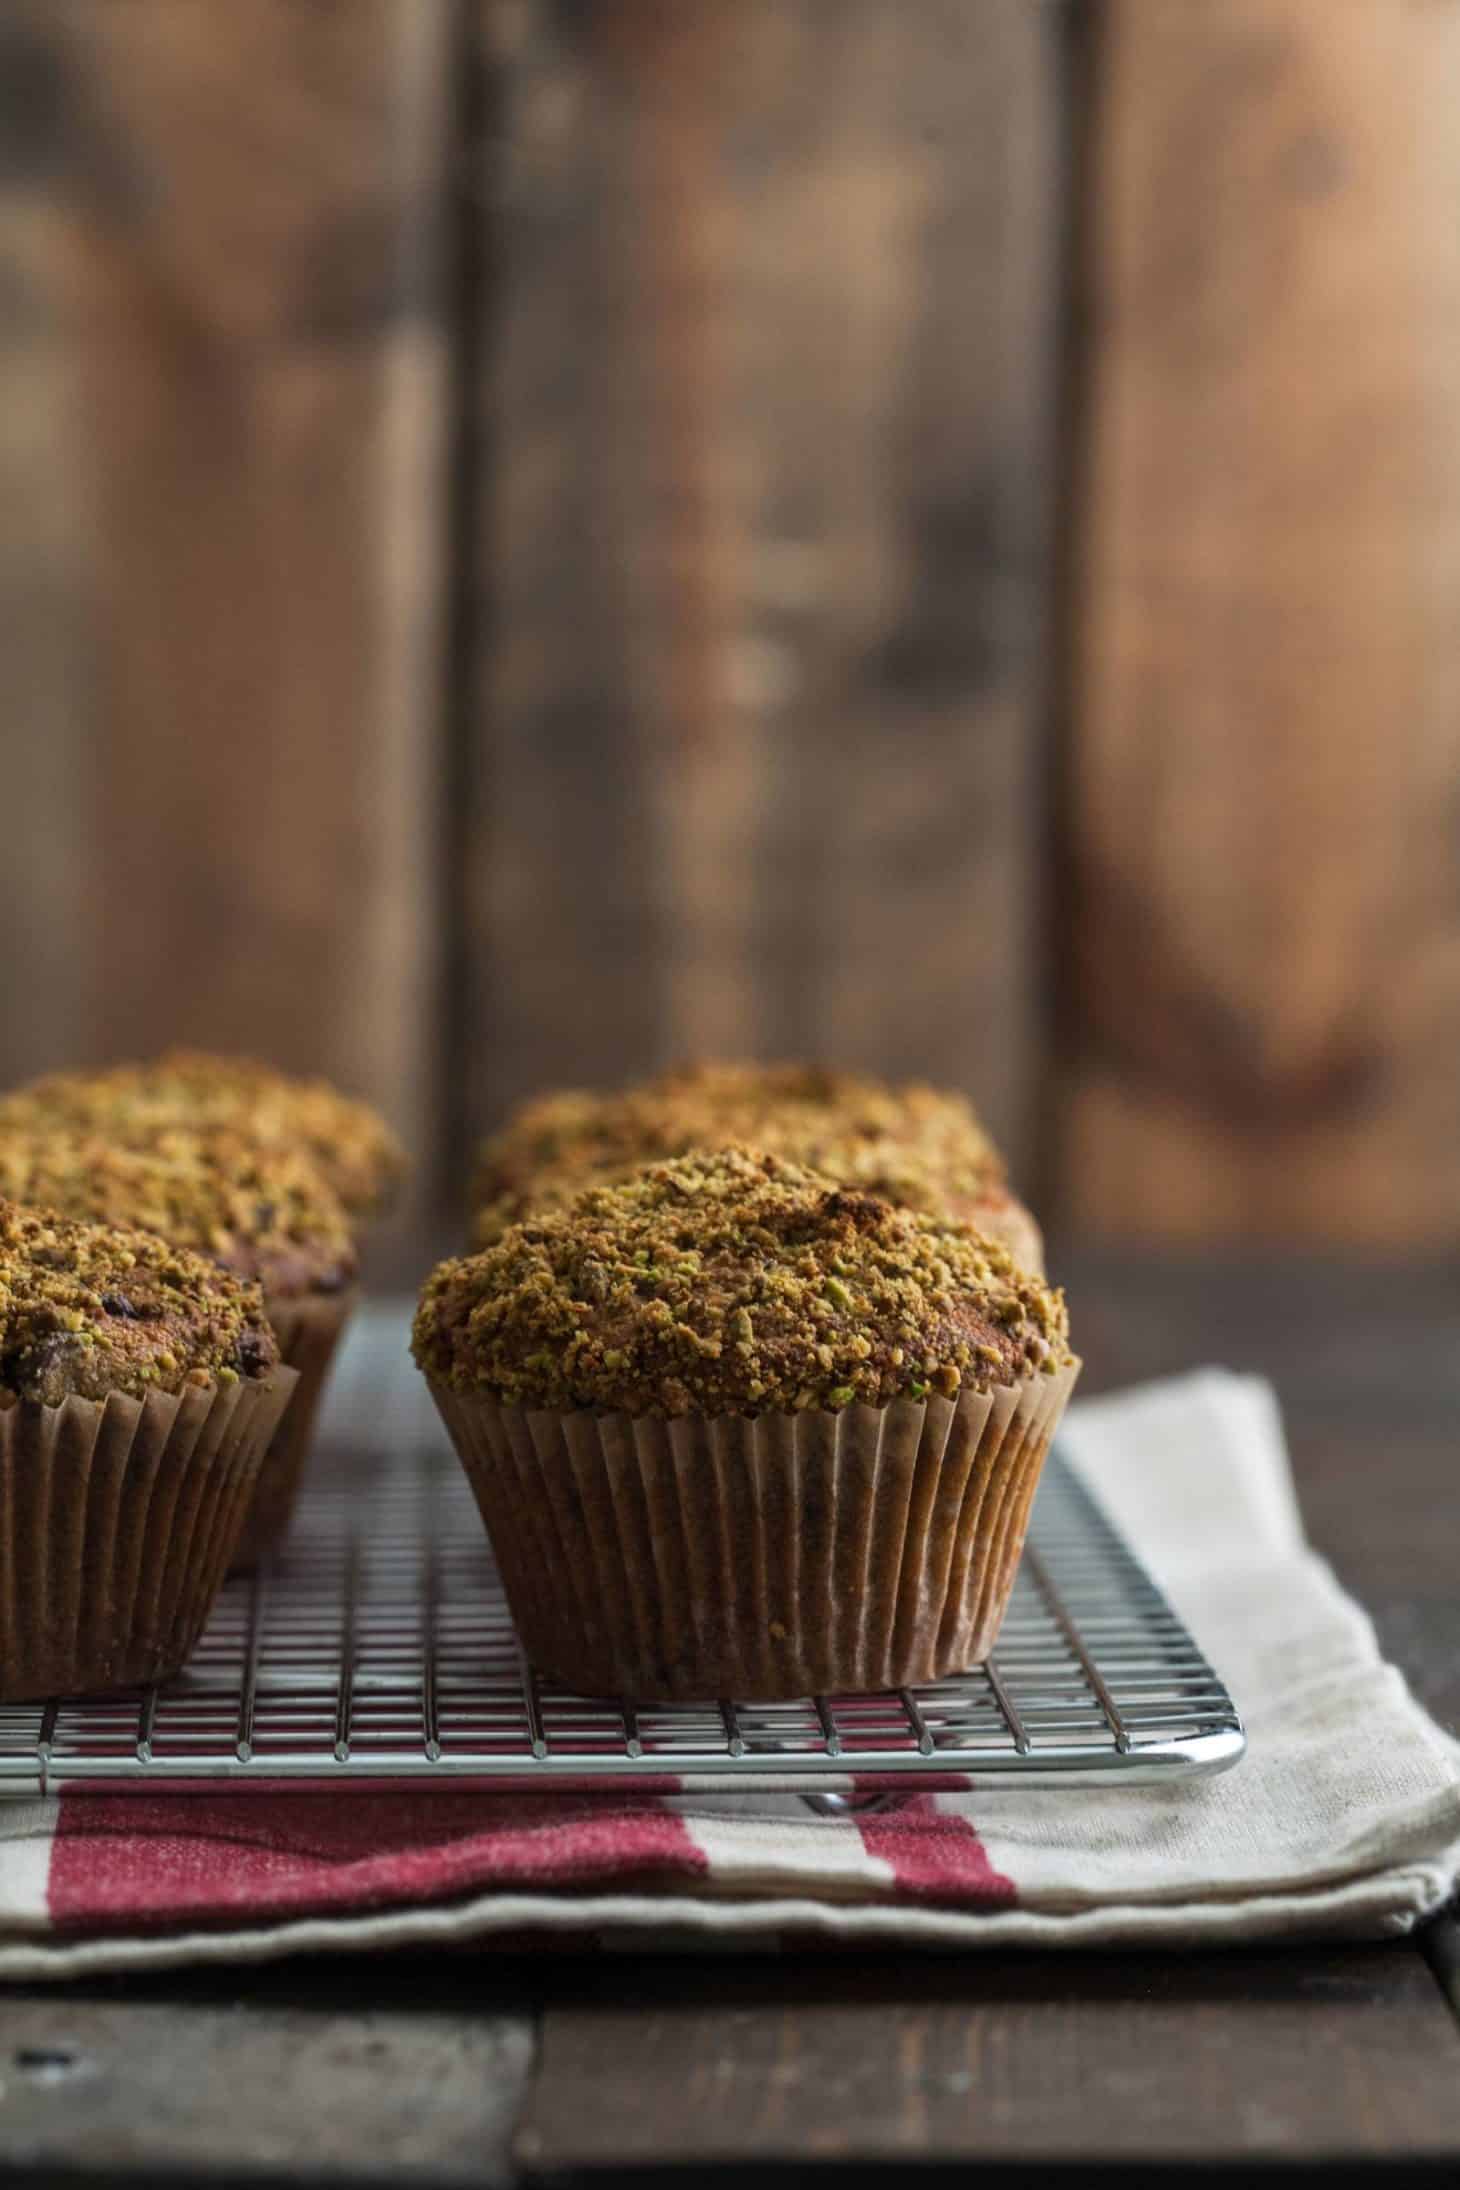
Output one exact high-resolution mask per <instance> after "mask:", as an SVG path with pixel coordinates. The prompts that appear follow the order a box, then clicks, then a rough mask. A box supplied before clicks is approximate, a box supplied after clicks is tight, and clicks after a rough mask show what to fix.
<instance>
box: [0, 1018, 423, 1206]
mask: <svg viewBox="0 0 1460 2190" xmlns="http://www.w3.org/2000/svg"><path fill="white" fill-rule="evenodd" d="M47 1121H52V1122H60V1123H65V1124H68V1125H71V1126H73V1127H81V1128H87V1129H91V1130H94V1131H95V1132H97V1133H99V1134H101V1135H103V1136H104V1137H107V1138H113V1139H120V1140H132V1139H135V1137H136V1135H137V1133H138V1132H139V1131H142V1132H146V1131H149V1130H152V1129H154V1128H156V1127H159V1126H168V1125H184V1126H194V1127H214V1126H223V1127H227V1128H230V1129H232V1130H235V1131H239V1132H242V1133H244V1134H246V1135H247V1136H248V1137H249V1138H250V1139H252V1140H254V1141H256V1142H259V1143H262V1144H263V1145H265V1146H268V1147H271V1148H276V1149H284V1150H293V1151H298V1152H301V1153H305V1154H307V1155H309V1156H310V1157H312V1159H313V1161H314V1163H315V1164H316V1166H317V1167H318V1169H319V1170H320V1171H321V1173H322V1174H323V1176H324V1178H325V1179H326V1181H327V1182H328V1183H329V1185H330V1186H331V1187H333V1189H334V1191H335V1192H336V1194H338V1196H339V1198H340V1200H341V1202H342V1203H343V1204H344V1206H345V1209H346V1210H347V1212H348V1213H349V1215H350V1217H351V1218H352V1220H354V1221H356V1222H359V1221H361V1220H363V1219H365V1218H368V1217H371V1216H374V1215H377V1214H378V1213H379V1212H380V1210H381V1209H382V1208H383V1207H384V1206H385V1205H386V1203H387V1202H388V1201H389V1199H390V1197H391V1195H392V1193H393V1191H394V1189H395V1188H396V1186H397V1185H398V1184H399V1182H400V1180H401V1178H402V1177H403V1175H404V1172H405V1157H404V1153H403V1151H402V1149H401V1147H400V1144H399V1142H398V1141H397V1140H396V1138H395V1136H394V1135H393V1134H392V1132H391V1131H390V1128H389V1127H388V1126H387V1125H386V1123H385V1121H384V1119H383V1118H381V1117H380V1116H379V1114H378V1113H377V1112H376V1111H374V1110H372V1109H371V1108H370V1106H369V1104H367V1103H362V1102H357V1101H355V1100H354V1099H353V1098H352V1097H350V1096H346V1095H342V1094H340V1093H339V1091H338V1090H337V1089H336V1088H333V1087H331V1086H330V1084H329V1082H328V1081H326V1080H317V1079H316V1080H299V1079H291V1078H290V1077H289V1076H288V1075H287V1074H285V1073H282V1072H277V1071H275V1070H274V1068H273V1067H272V1066H271V1065H265V1064H260V1063H258V1062H257V1061H256V1060H254V1059H253V1058H249V1057H221V1056H214V1055H213V1054H212V1053H211V1052H209V1051H206V1050H193V1049H171V1050H168V1051H166V1052H165V1053H164V1054H163V1055H162V1056H161V1057H158V1058H154V1059H152V1060H150V1061H148V1062H146V1063H141V1064H121V1065H113V1066H110V1067H109V1068H107V1069H106V1070H104V1071H99V1072H53V1073H49V1074H47V1075H46V1076H45V1077H44V1078H42V1079H38V1080H32V1081H30V1082H29V1083H28V1084H27V1085H26V1086H24V1087H21V1088H17V1089H16V1090H15V1091H14V1093H12V1094H10V1095H8V1096H6V1097H4V1098H3V1099H0V1129H3V1128H4V1127H6V1126H24V1125H31V1124H38V1123H39V1124H44V1123H46V1122H47Z"/></svg>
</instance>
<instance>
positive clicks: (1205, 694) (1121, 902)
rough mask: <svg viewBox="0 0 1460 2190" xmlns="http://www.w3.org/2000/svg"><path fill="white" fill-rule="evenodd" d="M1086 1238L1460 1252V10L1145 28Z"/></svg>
mask: <svg viewBox="0 0 1460 2190" xmlns="http://www.w3.org/2000/svg"><path fill="white" fill-rule="evenodd" d="M1102 21H1103V24H1104V36H1103V38H1102V40H1101V41H1100V44H1099V47H1098V51H1097V57H1096V59H1097V67H1096V86H1095V89H1096V109H1095V120H1094V126H1093V130H1092V150H1091V159H1090V170H1089V174H1088V177H1087V179H1086V184H1085V188H1084V191H1083V194H1082V202H1083V203H1084V204H1085V205H1086V206H1087V207H1088V208H1089V209H1090V210H1089V215H1088V222H1087V250H1086V256H1085V263H1084V278H1085V284H1086V290H1087V295H1086V300H1085V302H1086V310H1085V313H1084V315H1083V318H1084V321H1085V324H1086V325H1087V326H1088V329H1089V339H1088V345H1087V363H1088V387H1087V391H1086V398H1085V409H1086V421H1087V433H1086V437H1085V446H1084V454H1083V460H1082V481H1083V497H1082V505H1081V509H1080V512H1079V517H1078V523H1079V545H1080V551H1081V552H1080V558H1079V567H1080V569H1081V570H1082V571H1083V579H1082V583H1081V588H1080V598H1079V602H1078V616H1077V629H1076V638H1075V649H1074V660H1073V667H1072V675H1071V686H1072V692H1073V720H1072V725H1071V740H1072V744H1071V767H1072V785H1071V821H1072V838H1073V841H1072V846H1071V857H1072V863H1073V875H1072V878H1071V879H1072V886H1071V901H1070V903H1069V905H1068V907H1067V912H1068V920H1067V923H1066V925H1067V929H1068V933H1069V935H1070V938H1071V952H1072V959H1073V974H1074V995H1073V1025H1072V1027H1071V1030H1070V1032H1071V1040H1072V1049H1073V1055H1072V1058H1071V1062H1070V1083H1071V1088H1072V1100H1071V1103H1070V1106H1069V1115H1068V1119H1067V1132H1066V1136H1065V1152H1064V1162H1063V1172H1062V1177H1063V1190H1064V1201H1065V1206H1066V1209H1067V1211H1068V1212H1069V1213H1070V1214H1071V1215H1072V1217H1073V1218H1074V1220H1075V1221H1076V1222H1078V1223H1082V1224H1084V1225H1085V1226H1086V1227H1087V1228H1089V1229H1092V1230H1093V1231H1095V1232H1097V1233H1100V1234H1102V1235H1106V1236H1111V1237H1116V1238H1119V1237H1125V1238H1146V1239H1157V1238H1182V1237H1187V1238H1195V1237H1212V1236H1222V1235H1226V1236H1233V1237H1244V1236H1245V1237H1264V1236H1266V1237H1275V1236H1288V1237H1290V1238H1292V1239H1297V1240H1310V1241H1315V1242H1335V1241H1361V1242H1367V1243H1370V1244H1374V1245H1384V1244H1387V1245H1390V1246H1409V1245H1414V1244H1417V1243H1425V1242H1428V1243H1431V1244H1438V1243H1452V1242H1453V1241H1454V1240H1455V1238H1456V1237H1457V1236H1460V1145H1457V1142H1456V1137H1455V1132H1454V1120H1455V1093H1456V1087H1455V1071H1454V1059H1455V1055H1456V1051H1457V1046H1460V909H1457V900H1456V896H1455V891H1454V887H1453V858H1454V854H1453V834H1454V812H1455V807H1454V786H1455V782H1456V779H1457V772H1460V705H1457V692H1460V683H1457V679H1460V655H1457V651H1456V648H1455V644H1454V585H1455V577H1454V574H1455V569H1456V564H1457V557H1460V432H1457V419H1460V410H1457V402H1460V398H1457V395H1456V389H1455V380H1454V373H1453V369H1452V363H1453V357H1454V351H1455V344H1456V338H1457V333H1460V227H1457V224H1456V222H1455V219H1454V206H1455V202H1456V198H1457V194H1460V140H1457V137H1456V133H1455V130H1454V126H1453V123H1454V114H1455V108H1456V102H1457V99H1460V5H1456V4H1455V0H1437V4H1434V5H1430V6H1424V7H1373V6H1370V5H1368V4H1366V0H1186V4H1184V5H1183V6H1181V7H1179V8H1176V7H1173V8H1152V7H1148V6H1144V5H1142V4H1141V0H1112V4H1111V5H1110V6H1109V7H1108V8H1107V9H1106V10H1104V11H1103V16H1102Z"/></svg>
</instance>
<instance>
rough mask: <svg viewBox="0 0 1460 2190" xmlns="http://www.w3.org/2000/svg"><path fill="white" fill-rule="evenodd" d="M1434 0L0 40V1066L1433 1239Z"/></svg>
mask: <svg viewBox="0 0 1460 2190" xmlns="http://www.w3.org/2000/svg"><path fill="white" fill-rule="evenodd" d="M1457 111H1460V0H1427V4H1424V5H1417V4H1414V0H1182V4H1181V5H1180V6H1173V5H1168V4H1165V0H1091V4H1088V5H1080V4H1078V0H919V4H918V5H917V6H916V7H912V6H904V7H897V6H891V5H889V4H888V0H577V4H569V0H336V4H326V0H244V4H241V5H238V6H234V7H230V8H226V9H224V8H215V7H205V6H200V5H199V4H198V0H0V663H3V673H4V678H5V691H6V702H7V704H6V707H5V711H4V718H3V722H4V727H3V731H0V737H3V754H0V784H3V803H0V812H3V816H4V822H5V853H4V857H3V859H0V921H3V924H4V927H3V932H4V935H5V938H6V948H5V950H4V951H3V952H0V1078H9V1077H14V1076H18V1075H20V1074H22V1073H26V1072H29V1071H33V1070H35V1069H38V1068H40V1067H42V1066H45V1065H49V1064H53V1063H58V1062H61V1061H65V1060H71V1059H99V1058H102V1057H104V1056H107V1055H109V1054H112V1053H115V1052H118V1051H132V1050H136V1049H139V1048H145V1047H147V1046H149V1045H152V1044H155V1043H158V1042H161V1041H163V1040H165V1039H168V1038H170V1037H174V1036H183V1037H187V1038H190V1039H197V1040H201V1041H208V1042H215V1043H220V1044H233V1045H246V1046H250V1047H257V1048H259V1049H261V1050H263V1051H266V1052H270V1053H273V1054H274V1055H276V1056H277V1057H278V1058H279V1059H280V1060H281V1061H283V1062H285V1063H289V1064H292V1065H296V1066H301V1067H302V1066H316V1067H320V1068H322V1069H325V1070H328V1071H330V1072H333V1073H335V1074H336V1075H337V1076H339V1077H340V1078H342V1079H343V1080H345V1081H347V1082H349V1083H351V1084H354V1085H358V1086H360V1087H362V1088H364V1089H367V1090H368V1091H370V1092H371V1093H372V1094H374V1095H375V1096H376V1097H377V1098H378V1099H379V1100H380V1101H381V1102H382V1103H383V1104H384V1105H385V1107H386V1108H387V1109H388V1110H389V1111H390V1112H391V1113H392V1114H393V1115H394V1116H395V1117H396V1119H397V1120H398V1121H399V1123H400V1124H401V1126H402V1127H403V1128H404V1130H405V1131H406V1132H407V1134H408V1135H409V1136H410V1138H411V1139H412V1140H413V1141H414V1142H415V1143H416V1144H417V1146H418V1147H419V1148H420V1149H421V1150H422V1151H423V1153H424V1154H425V1155H426V1157H427V1162H426V1166H425V1170H424V1173H423V1184H422V1188H421V1201H420V1204H419V1206H418V1211H417V1214H419V1213H420V1211H421V1209H423V1208H425V1207H426V1206H427V1205H429V1204H430V1203H431V1201H432V1200H433V1198H434V1197H435V1196H437V1195H439V1194H441V1193H443V1192H444V1191H445V1185H446V1182H447V1180H448V1179H449V1178H450V1177H451V1175H452V1173H453V1171H455V1170H456V1169H458V1168H459V1163H460V1157H461V1150H462V1147H463V1145H464V1142H465V1139H466V1137H467V1136H468V1134H469V1133H470V1132H471V1131H472V1129H473V1128H474V1127H475V1126H476V1125H477V1124H478V1123H480V1122H484V1121H486V1120H488V1119H490V1118H491V1117H492V1116H493V1115H494V1114H495V1113H497V1112H499V1111H500V1109H501V1107H502V1106H503V1105H504V1104H505V1103H506V1102H507V1101H509V1100H510V1099H512V1098H513V1097H515V1096H516V1095H518V1094H520V1093H521V1092H522V1091H523V1090H524V1089H526V1088H528V1087H530V1086H532V1085H533V1084H535V1083H538V1082H541V1081H543V1080H545V1079H575V1080H576V1079H585V1080H602V1079H608V1078H612V1077H614V1076H616V1075H620V1074H622V1073H624V1072H627V1071H630V1070H635V1069H639V1068H643V1067H647V1066H650V1065H653V1064H655V1063H657V1062H661V1061H665V1060H668V1059H671V1058H673V1057H676V1056H679V1055H683V1054H685V1053H688V1052H691V1051H720V1052H740V1051H751V1052H763V1053H780V1052H787V1051H792V1050H812V1051H814V1052H817V1053H820V1054H822V1055H825V1056H828V1057H832V1058H840V1059H846V1060H848V1061H851V1062H856V1063H863V1064H867V1065H871V1066H875V1067H879V1068H882V1069H886V1070H889V1071H917V1072H925V1073H930V1074H933V1075H935V1076H938V1077H940V1078H944V1079H947V1080H950V1081H953V1082H956V1083H959V1084H962V1085H965V1086H967V1087H968V1088H970V1089H971V1090H972V1091H973V1092H974V1093H975V1094H976V1096H977V1097H978V1098H979V1100H980V1101H981V1103H982V1104H983V1105H984V1107H985V1109H986V1110H987V1112H988V1114H989V1116H990V1118H991V1119H992V1121H993V1123H994V1124H995V1126H996V1127H997V1129H998V1130H999V1131H1000V1132H1001V1133H1002V1134H1003V1136H1004V1137H1005V1139H1006V1141H1007V1142H1008V1144H1009V1147H1010V1150H1011V1153H1012V1155H1013V1158H1014V1161H1015V1164H1016V1168H1017V1169H1018V1171H1019V1173H1020V1175H1021V1177H1022V1178H1023V1179H1025V1180H1026V1181H1027V1182H1028V1186H1029V1190H1030V1191H1031V1193H1032V1194H1033V1196H1034V1197H1035V1199H1036V1200H1037V1201H1038V1202H1039V1203H1040V1205H1041V1206H1042V1208H1043V1209H1044V1211H1045V1212H1046V1214H1047V1215H1048V1216H1049V1217H1050V1219H1051V1221H1052V1222H1053V1224H1054V1226H1055V1228H1056V1230H1057V1231H1063V1232H1065V1233H1066V1234H1071V1233H1085V1234H1095V1235H1103V1236H1106V1237H1113V1238H1116V1239H1124V1240H1135V1241H1140V1240H1167V1241H1170V1240H1173V1239H1175V1240H1182V1239H1192V1240H1196V1239H1201V1238H1208V1237H1217V1236H1225V1237H1227V1238H1229V1239H1238V1240H1241V1239H1249V1240H1258V1239H1263V1238H1286V1239H1296V1240H1300V1241H1303V1242H1305V1243H1309V1244H1319V1245H1323V1244H1328V1243H1338V1244H1344V1245H1357V1246H1365V1247H1370V1248H1380V1249H1399V1248H1410V1247H1415V1246H1430V1247H1441V1248H1448V1247H1453V1246H1454V1245H1455V1244H1456V1243H1457V1241H1460V1136H1457V1133H1456V1124H1457V1118H1460V1071H1457V1060H1460V880H1457V875H1460V860H1457V825H1460V614H1457V606H1460V602H1457V587H1460V378H1457V375H1456V371H1455V357H1456V347H1457V341H1460V222H1457V220H1456V218H1455V208H1456V205H1457V203H1460V131H1457V130H1456V128H1455V122H1454V118H1455V115H1456V113H1457Z"/></svg>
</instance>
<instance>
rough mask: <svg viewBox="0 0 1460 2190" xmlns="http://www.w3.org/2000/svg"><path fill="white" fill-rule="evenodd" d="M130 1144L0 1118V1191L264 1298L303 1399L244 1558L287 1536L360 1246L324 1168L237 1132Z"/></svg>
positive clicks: (151, 1134) (177, 1132)
mask: <svg viewBox="0 0 1460 2190" xmlns="http://www.w3.org/2000/svg"><path fill="white" fill-rule="evenodd" d="M117 1130H118V1131H119V1132H121V1133H123V1134H130V1136H131V1139H130V1141H123V1142H116V1141H113V1140H110V1139H102V1138H100V1137H99V1135H98V1134H97V1132H96V1131H95V1130H94V1129H93V1130H91V1131H88V1130H86V1129H84V1128H77V1127H67V1126H64V1125H58V1124H56V1123H54V1122H49V1121H48V1122H46V1123H44V1124H34V1123H33V1124H31V1125H29V1126H20V1125H14V1124H7V1123H5V1122H4V1121H3V1119H0V1194H3V1195H6V1196H8V1198H9V1199H10V1200H12V1201H14V1202H21V1203H25V1204H28V1205H40V1206H43V1207H45V1208H48V1209H50V1210H53V1211H54V1212H56V1213H57V1214H59V1215H61V1216H64V1217H67V1218H71V1219H78V1220H82V1221H87V1222H92V1223H100V1224H108V1225H112V1226H134V1227H137V1228H139V1229H141V1230H143V1231H146V1232H151V1233H155V1234H156V1235H157V1236H158V1237H159V1238H161V1239H164V1240H166V1241H167V1242H168V1243H169V1244H170V1245H171V1246H174V1247H183V1248H188V1249H191V1250H193V1251H194V1252H196V1253H198V1254H201V1255H206V1256H208V1257H210V1258H211V1259H212V1260H213V1261H215V1262H217V1263H220V1264H221V1265H222V1266H223V1267H224V1268H225V1269H227V1270H231V1271H232V1272H233V1273H234V1274H235V1275H236V1276H239V1277H243V1278H249V1279H253V1280H255V1281H257V1282H258V1283H259V1284H260V1285H261V1286H262V1288H263V1299H264V1310H265V1313H266V1314H267V1316H268V1319H269V1322H270V1324H271V1325H272V1326H273V1330H274V1335H275V1337H276V1339H277V1341H278V1345H279V1351H280V1355H281V1358H282V1359H283V1360H284V1361H285V1362H286V1363H287V1364H288V1366H289V1367H290V1368H292V1369H295V1370H297V1371H298V1374H299V1388H298V1390H297V1391H296V1393H295V1395H294V1399H293V1403H292V1405H291V1406H290V1408H289V1411H288V1414H287V1415H286V1416H285V1418H284V1420H283V1421H282V1423H281V1424H280V1427H279V1433H278V1436H277V1438H276V1440H275V1442H274V1445H273V1446H272V1447H271V1449H270V1451H269V1454H268V1458H267V1460H266V1462H265V1464H264V1467H263V1468H262V1470H261V1472H260V1475H259V1483H258V1491H257V1495H256V1497H255V1500H254V1505H253V1508H252V1509H251V1511H250V1514H249V1517H248V1520H247V1523H246V1525H245V1527H244V1529H243V1531H242V1533H241V1535H240V1537H239V1542H238V1547H237V1552H236V1558H237V1561H238V1562H239V1563H240V1564H250V1563H252V1562H253V1561H254V1560H256V1559H257V1558H259V1557H260V1556H261V1555H262V1554H263V1553H264V1552H265V1551H267V1550H269V1549H270V1548H271V1547H272V1546H273V1544H274V1543H276V1542H277V1541H278V1539H279V1538H280V1537H281V1536H282V1535H283V1534H284V1532H285V1530H286V1529H287V1527H288V1524H289V1518H290V1515H291V1513H292V1511H293V1507H294V1501H295V1497H296V1495H297V1492H298V1488H299V1480H300V1476H301V1474H302V1472H303V1466H304V1460H305V1456H306V1454H307V1452H308V1449H309V1439H310V1435H311V1432H312V1429H313V1425H314V1417H315V1413H316V1411H317V1409H318V1406H319V1401H320V1397H321V1395H322V1393H323V1390H324V1385H325V1380H326V1377H327V1375H328V1371H329V1366H330V1362H331V1360H332V1358H333V1355H334V1351H335V1347H336V1345H337V1344H338V1341H339V1337H340V1334H341V1332H342V1330H343V1329H344V1326H345V1322H346V1320H347V1318H348V1316H349V1313H350V1310H351V1308H352V1306H353V1305H354V1301H355V1297H356V1296H355V1292H354V1285H353V1281H354V1277H355V1270H356V1260H357V1258H356V1250H355V1243H354V1240H353V1238H352V1236H351V1233H350V1227H349V1223H348V1221H347V1218H346V1215H345V1211H344V1209H343V1207H342V1205H341V1203H340V1200H339V1198H338V1196H337V1195H336V1194H335V1192H334V1191H333V1189H332V1188H331V1187H330V1186H329V1185H328V1184H327V1183H326V1182H325V1180H324V1179H323V1177H322V1176H321V1175H320V1173H319V1171H318V1170H317V1169H316V1167H315V1165H314V1163H313V1161H312V1160H311V1159H309V1158H307V1157H304V1156H301V1155H299V1154H296V1153H294V1152H293V1151H291V1150H288V1149H281V1148H270V1147H267V1146H264V1147H261V1146H259V1145H258V1144H257V1143H256V1142H254V1141H252V1140H250V1139H248V1138H246V1137H244V1136H243V1135H241V1134H240V1133H239V1132H237V1131H236V1130H234V1129H232V1128H230V1127H226V1126H213V1127H206V1128H196V1127H192V1126H182V1125H174V1124H166V1123H158V1122H149V1121H147V1120H145V1119H142V1118H135V1117H134V1118H124V1119H122V1120H121V1121H120V1122H119V1125H118V1127H117Z"/></svg>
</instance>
